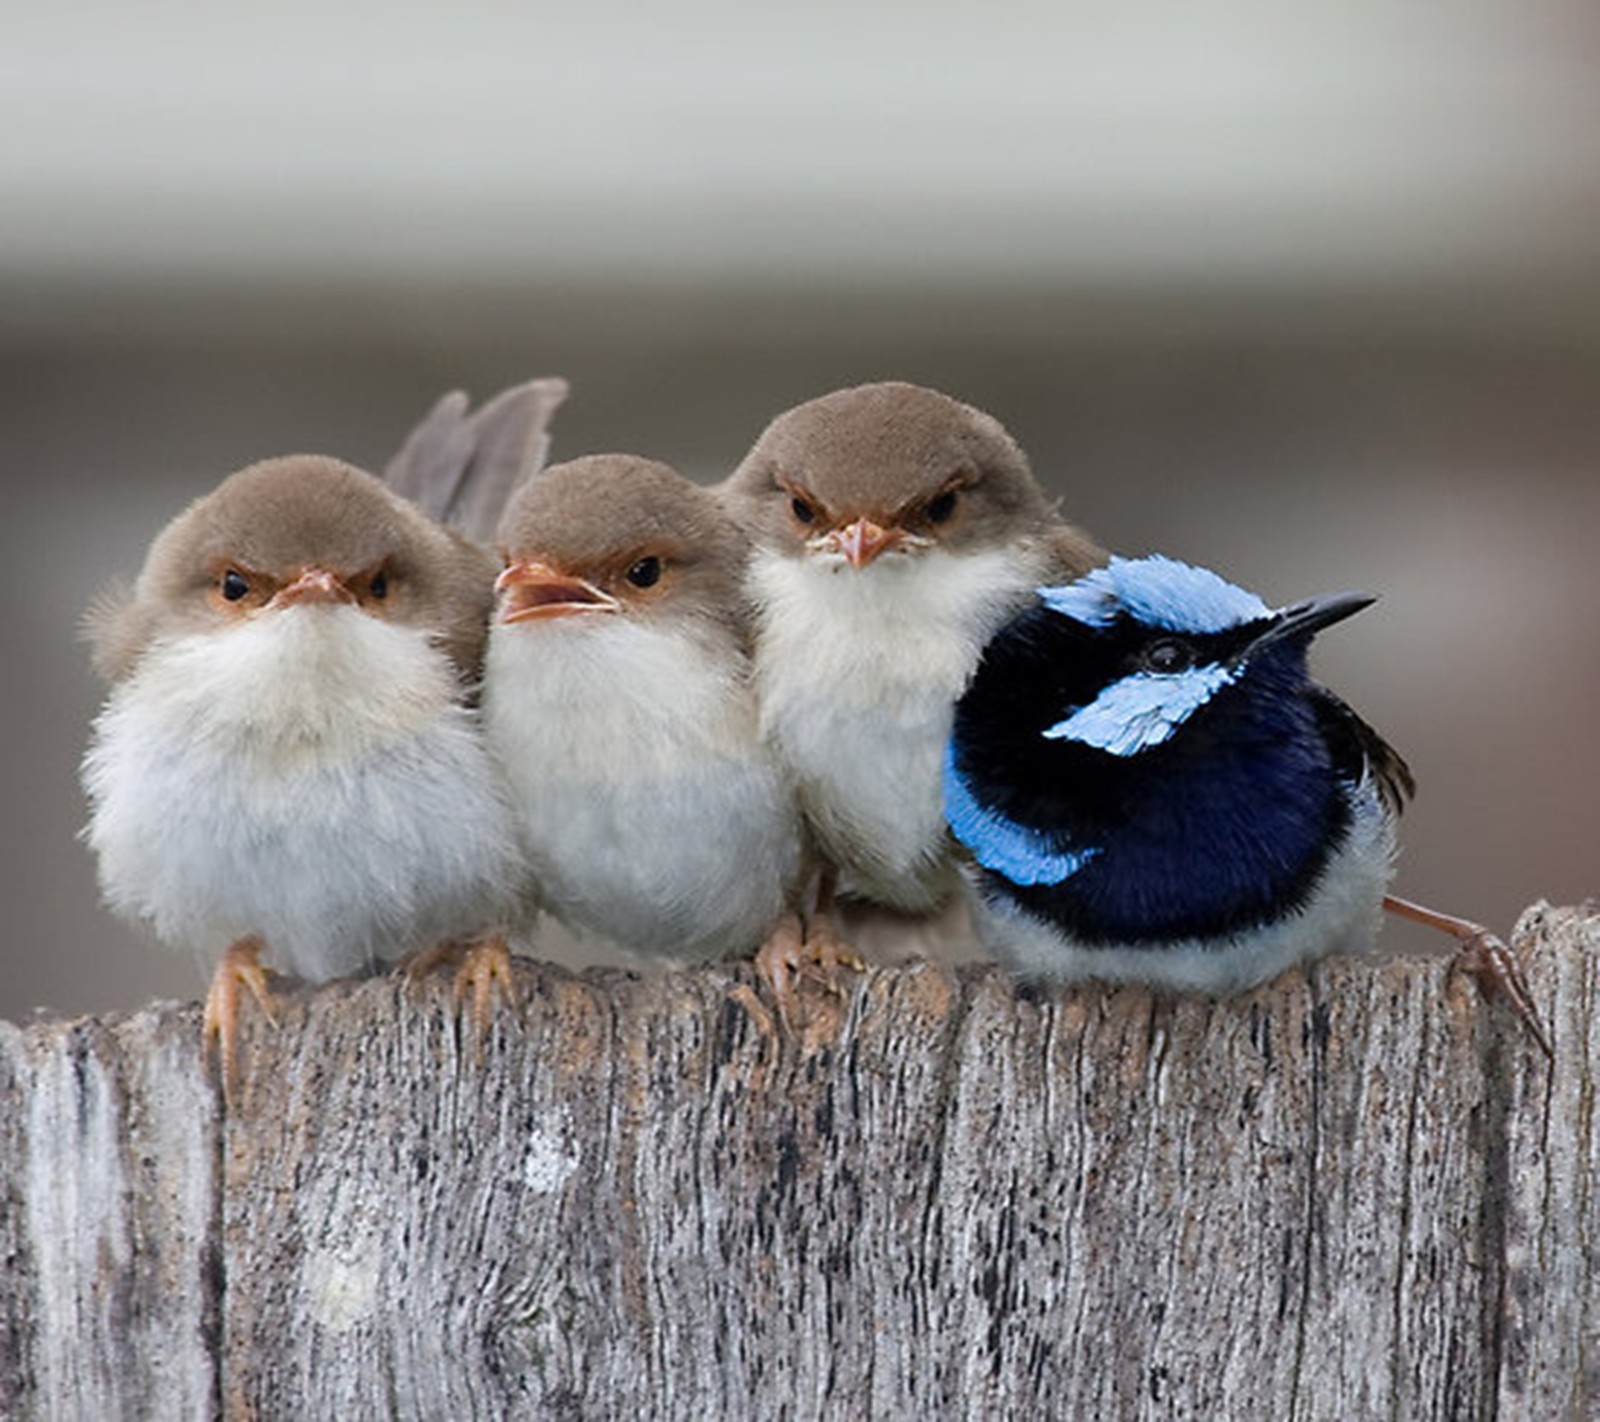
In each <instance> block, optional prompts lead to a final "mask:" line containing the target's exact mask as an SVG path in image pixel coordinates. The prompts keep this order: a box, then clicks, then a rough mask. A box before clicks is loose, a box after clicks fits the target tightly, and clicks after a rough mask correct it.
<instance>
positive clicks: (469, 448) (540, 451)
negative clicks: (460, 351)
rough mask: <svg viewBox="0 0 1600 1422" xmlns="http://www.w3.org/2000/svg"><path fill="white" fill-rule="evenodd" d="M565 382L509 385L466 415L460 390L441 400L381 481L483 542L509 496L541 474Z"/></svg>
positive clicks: (553, 379)
mask: <svg viewBox="0 0 1600 1422" xmlns="http://www.w3.org/2000/svg"><path fill="white" fill-rule="evenodd" d="M566 398H567V382H566V381H565V380H562V379H561V378H560V377H559V376H546V377H544V378H542V379H539V380H530V381H528V382H527V383H525V384H523V385H513V386H512V387H511V388H510V389H509V390H503V391H501V392H500V394H498V395H496V396H495V397H494V399H492V400H490V401H488V402H486V403H485V404H483V405H480V406H479V407H478V409H477V410H475V411H473V412H472V413H470V414H469V413H468V409H469V405H470V402H469V401H468V399H467V397H466V395H465V394H464V393H463V392H462V391H459V390H454V391H451V392H450V394H448V395H445V396H442V397H441V398H440V399H439V400H438V401H437V403H435V405H434V407H433V408H432V409H431V410H429V411H428V413H427V415H426V416H424V418H423V420H422V423H421V424H419V425H418V426H417V427H416V428H415V429H414V430H412V431H411V433H410V434H409V435H407V436H406V440H405V443H404V444H402V445H401V446H400V450H399V453H397V454H396V455H395V456H394V458H393V459H391V460H390V461H389V463H388V466H387V467H386V468H385V469H384V471H383V482H384V483H385V484H387V485H388V486H389V487H390V488H391V489H393V490H394V491H395V493H397V494H399V495H401V496H402V497H403V498H407V499H410V500H411V501H412V502H413V503H414V504H417V505H419V506H420V507H421V508H423V509H424V510H426V511H427V512H428V513H430V514H432V515H433V516H434V517H435V518H436V519H438V520H439V521H440V522H441V523H446V524H448V525H449V526H450V527H451V528H455V529H458V530H460V531H461V532H462V533H464V534H466V535H467V537H469V538H472V539H475V540H476V541H478V542H480V543H487V542H489V541H490V540H492V539H493V537H494V530H495V525H496V524H497V523H498V522H499V520H500V512H501V510H502V509H504V508H505V506H506V501H507V500H508V499H509V498H510V497H511V491H512V490H513V489H514V488H515V487H516V485H517V484H518V483H519V482H520V481H521V480H522V479H523V478H525V477H526V476H527V475H529V474H532V473H535V472H537V471H538V470H539V469H540V468H542V467H543V465H544V462H545V459H546V457H547V456H548V455H549V452H550V420H551V417H552V416H553V415H554V414H555V412H556V410H557V409H558V408H559V407H560V405H561V402H562V401H563V400H565V399H566Z"/></svg>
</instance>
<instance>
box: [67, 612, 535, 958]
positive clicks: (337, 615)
mask: <svg viewBox="0 0 1600 1422" xmlns="http://www.w3.org/2000/svg"><path fill="white" fill-rule="evenodd" d="M296 648H300V649H302V650H303V651H304V653H305V655H304V656H303V657H297V656H296V655H295V651H296ZM454 691H455V683H454V678H453V676H452V673H451V669H450V666H449V663H448V662H447V661H446V659H445V658H444V656H443V655H442V654H441V653H440V652H438V651H437V650H436V649H434V648H433V647H432V646H431V645H430V644H429V640H428V638H427V637H426V635H425V634H423V633H420V632H415V631H408V630H406V629H400V628H395V627H391V626H388V625H386V624H382V623H378V622H376V621H374V619H372V618H370V617H366V616H364V615H362V614H361V613H359V612H357V611H355V610H353V609H295V610H292V611H290V612H285V613H281V614H274V615H273V616H272V617H270V618H264V619H261V623H260V625H258V624H256V623H252V624H248V625H246V626H242V627H240V628H236V629H233V630H232V631H229V632H226V633H223V634H220V635H213V636H209V637H191V638H185V639H181V640H176V641H173V642H169V643H158V644H157V645H155V646H154V647H153V648H152V649H151V650H150V651H149V652H148V653H147V654H146V656H145V658H144V660H143V661H142V663H141V664H140V666H139V667H138V669H137V670H136V671H135V673H134V674H133V676H132V677H130V678H129V679H128V680H127V681H126V682H124V683H123V684H121V685H120V686H119V687H118V688H117V689H116V690H115V691H114V692H113V694H112V696H111V698H110V699H109V700H108V702H107V704H106V706H105V708H104V710H103V711H102V712H101V714H100V716H99V718H98V719H97V720H96V722H95V727H94V732H93V736H92V738H91V742H90V746H89V750H88V753H87V755H86V756H85V759H84V766H83V776H84V785H85V788H86V790H87V792H88V795H89V800H90V808H91V817H90V823H89V826H88V829H87V831H86V837H87V839H88V841H89V843H90V845H91V846H92V847H93V848H94V850H95V852H96V854H97V855H98V857H99V863H100V879H101V885H102V888H103V890H104V892H105V894H106V897H107V900H108V901H109V902H110V903H111V905H112V907H114V908H116V909H117V910H118V911H120V912H122V913H124V914H126V915H128V916H130V917H133V918H138V919H144V920H147V921H148V922H150V923H151V925H152V926H153V927H154V929H155V931H156V932H157V933H158V934H159V935H160V936H161V937H162V938H163V939H166V940H168V941H170V942H174V943H178V944H183V945H188V946H193V947H196V948H206V949H212V950H215V949H219V948H221V947H222V946H224V945H225V944H226V943H228V942H230V941H232V940H233V939H235V938H239V937H243V936H245V935H250V934H255V935H260V936H262V937H263V938H265V939H266V941H267V946H268V953H269V957H270V959H271V960H272V961H274V962H275V963H277V964H279V965H280V966H286V967H288V968H289V969H291V970H292V971H295V972H297V973H299V974H301V975H302V976H306V977H309V978H312V979H316V980H322V979H326V978H329V977H333V976H337V975H339V974H341V973H346V972H351V971H354V970H356V969H358V968H361V967H363V966H365V965H367V964H369V963H370V962H371V961H372V960H373V959H375V958H379V957H389V956H396V955H398V954H400V953H403V952H406V951H409V950H410V949H412V948H414V947H419V946H424V945H426V944H427V943H429V942H432V941H434V940H436V939H438V938H442V937H447V936H452V935H455V934H461V933H470V932H475V931H477V930H479V929H481V928H485V927H488V926H490V925H492V924H493V923H494V922H496V921H497V920H499V919H500V918H502V917H504V916H505V915H506V914H507V913H509V911H510V905H511V898H512V895H513V893H514V890H515V886H516V884H517V881H518V878H519V876H520V873H521V867H522V866H521V856H520V853H519V852H518V848H517V843H516V827H515V821H514V820H513V818H512V817H511V814H510V810H509V807H508V805H507V803H506V800H505V797H504V794H503V793H502V790H501V787H500V784H499V781H498V776H497V773H496V770H495V767H494V764H493V761H492V760H491V758H490V756H489V754H488V751H487V748H486V746H485V745H484V742H483V738H482V736H481V734H480V732H479V729H478V727H477V725H476V723H475V721H474V718H473V717H472V715H471V713H470V712H469V711H467V710H466V709H465V708H464V707H462V706H461V705H459V704H458V703H457V701H456V700H455V697H454Z"/></svg>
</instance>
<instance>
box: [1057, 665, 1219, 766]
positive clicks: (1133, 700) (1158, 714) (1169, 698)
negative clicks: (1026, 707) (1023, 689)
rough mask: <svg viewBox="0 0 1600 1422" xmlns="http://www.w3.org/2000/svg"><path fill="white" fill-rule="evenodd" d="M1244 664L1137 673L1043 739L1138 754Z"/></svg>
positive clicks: (1158, 740)
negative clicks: (1164, 673) (1161, 672)
mask: <svg viewBox="0 0 1600 1422" xmlns="http://www.w3.org/2000/svg"><path fill="white" fill-rule="evenodd" d="M1243 674H1244V667H1243V665H1242V664H1240V665H1238V666H1233V667H1228V666H1223V665H1221V664H1220V663H1216V662H1213V663H1211V664H1210V665H1208V666H1202V667H1191V668H1190V669H1189V670H1188V671H1184V672H1177V673H1175V674H1173V675H1171V676H1162V675H1158V674H1157V673H1155V672H1135V673H1134V674H1133V675H1132V676H1125V677H1123V678H1122V680H1121V681H1114V682H1112V683H1111V685H1110V686H1108V687H1107V688H1106V689H1105V690H1104V691H1102V692H1101V693H1100V694H1099V695H1098V696H1097V697H1095V699H1094V700H1093V701H1091V702H1090V703H1089V704H1088V705H1087V706H1080V707H1079V708H1078V709H1077V710H1076V711H1074V712H1073V713H1072V714H1071V715H1070V716H1068V717H1067V718H1066V720H1064V721H1057V722H1056V724H1055V725H1053V726H1052V727H1050V729H1049V730H1048V731H1045V732H1044V733H1043V734H1044V738H1045V739H1046V740H1047V741H1077V742H1078V743H1079V744H1081V745H1086V746H1090V747H1092V748H1093V749H1095V750H1101V751H1105V752H1106V754H1107V755H1122V756H1127V755H1137V754H1138V753H1139V752H1140V751H1142V750H1148V749H1149V748H1150V747H1151V746H1158V745H1160V744H1161V743H1162V742H1163V741H1165V740H1167V739H1168V738H1169V737H1171V736H1172V734H1173V733H1174V732H1175V731H1176V730H1177V729H1178V727H1180V726H1181V725H1183V723H1184V722H1185V721H1187V720H1188V719H1189V717H1191V716H1192V715H1194V713H1195V712H1196V711H1198V710H1199V709H1200V708H1201V707H1202V706H1204V705H1205V704H1206V702H1208V701H1210V700H1211V698H1212V697H1213V696H1215V695H1216V694H1217V692H1218V691H1220V690H1221V689H1222V688H1223V687H1224V686H1227V685H1228V684H1229V683H1230V682H1234V681H1237V680H1238V679H1239V678H1240V677H1241V676H1242V675H1243Z"/></svg>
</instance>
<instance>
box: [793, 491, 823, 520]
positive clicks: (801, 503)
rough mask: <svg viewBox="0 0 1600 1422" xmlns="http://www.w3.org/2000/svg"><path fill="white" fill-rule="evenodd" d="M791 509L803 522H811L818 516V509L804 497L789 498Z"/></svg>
mask: <svg viewBox="0 0 1600 1422" xmlns="http://www.w3.org/2000/svg"><path fill="white" fill-rule="evenodd" d="M789 510H790V512H791V513H793V514H794V516H795V517H796V518H797V519H799V520H800V522H801V523H810V522H812V520H814V519H815V518H816V516H817V511H816V510H815V509H814V508H812V507H811V505H810V504H808V503H807V502H806V501H805V500H804V499H802V498H799V497H795V498H792V499H790V500H789Z"/></svg>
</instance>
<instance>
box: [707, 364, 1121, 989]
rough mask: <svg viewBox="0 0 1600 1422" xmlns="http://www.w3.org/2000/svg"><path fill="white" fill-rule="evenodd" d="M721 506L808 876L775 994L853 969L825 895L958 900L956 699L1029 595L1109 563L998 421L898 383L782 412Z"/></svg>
mask: <svg viewBox="0 0 1600 1422" xmlns="http://www.w3.org/2000/svg"><path fill="white" fill-rule="evenodd" d="M721 492H722V494H723V497H724V499H725V500H726V501H727V502H728V505H729V507H730V508H731V509H732V510H734V511H735V513H736V515H737V516H738V517H739V519H740V521H741V523H742V524H743V525H744V526H745V527H746V528H747V529H748V530H749V534H750V537H751V538H752V539H753V541H754V544H755V548H754V551H753V553H752V555H751V558H750V564H749V572H748V575H747V586H748V591H749V597H750V601H751V603H752V605H753V608H754V614H753V615H754V622H755V631H754V638H755V651H754V658H755V672H756V681H757V686H758V689H759V694H760V703H761V717H762V726H763V734H764V735H765V736H766V737H767V739H768V740H769V742H770V743H771V744H772V745H773V747H774V748H775V749H776V751H777V753H778V754H779V756H780V757H781V759H782V760H783V763H784V764H785V765H786V767H787V768H788V770H789V772H790V774H791V775H792V776H793V778H794V781H795V785H796V789H797V792H798V794H799V797H800V803H801V806H802V808H803V810H804V813H805V816H806V823H807V826H808V831H809V834H810V836H811V842H812V845H813V847H814V852H815V858H816V860H817V862H818V864H819V865H820V868H819V871H818V873H817V875H816V888H815V893H816V906H815V911H814V913H812V914H811V919H812V922H810V923H808V925H807V935H806V937H807V946H806V950H805V952H804V954H803V955H802V961H800V962H798V963H796V962H795V961H790V962H788V963H786V964H777V965H775V968H774V971H775V973H776V975H777V976H778V977H779V978H780V979H781V977H782V975H783V974H784V973H785V972H786V971H788V970H792V969H794V968H795V967H797V966H798V967H800V968H802V969H804V968H807V967H808V966H810V965H811V964H812V963H813V962H815V963H818V964H820V965H821V966H822V967H824V968H827V967H828V966H830V965H831V964H833V963H835V962H853V956H852V955H850V954H849V952H848V950H847V949H846V948H845V947H844V946H843V945H842V943H841V941H840V940H839V938H838V931H837V927H836V925H835V924H834V922H833V914H832V906H833V897H834V892H835V889H836V888H837V889H838V890H839V891H840V892H842V893H845V894H849V895H851V896H853V897H856V898H860V899H865V900H868V901H871V902H874V903H878V904H882V905H886V906H888V907H889V908H891V909H894V910H897V911H899V912H902V913H907V914H928V913H931V912H934V911H936V910H937V909H938V908H939V907H940V906H941V905H942V904H944V903H945V902H946V901H948V900H949V898H950V897H951V896H952V895H953V893H954V891H955V889H956V885H957V876H956V874H955V871H954V860H953V854H952V848H953V847H952V844H951V841H950V838H949V834H948V832H947V830H946V827H945V822H944V816H943V814H942V811H941V806H940V767H941V761H942V756H943V752H944V745H945V742H946V740H947V739H948V736H949V730H950V718H951V714H952V711H953V708H954V705H955V701H956V698H957V697H958V696H959V695H960V694H961V692H962V691H963V689H964V688H965V686H966V683H967V680H968V678H969V677H970V676H971V674H972V672H973V669H974V668H975V667H976V665H977V662H978V657H979V654H980V653H981V651H982V649H983V646H984V644H985V643H986V642H987V641H988V640H989V638H990V636H991V635H992V634H993V633H994V632H995V631H996V630H997V629H998V628H999V627H1000V626H1001V625H1002V624H1003V623H1004V622H1005V621H1006V620H1007V619H1008V618H1010V617H1011V616H1012V615H1013V614H1014V613H1015V612H1016V611H1018V610H1019V609H1020V608H1021V607H1022V606H1023V604H1024V603H1025V602H1026V601H1027V600H1028V599H1029V598H1031V597H1032V594H1033V589H1034V588H1035V587H1036V586H1038V585H1039V584H1040V582H1041V581H1045V580H1051V579H1054V580H1057V581H1065V580H1067V579H1069V578H1071V577H1074V576H1076V575H1077V574H1079V573H1081V572H1083V571H1085V570H1087V569H1088V568H1090V567H1092V566H1094V565H1095V564H1097V563H1098V562H1099V561H1101V559H1102V558H1103V556H1104V555H1103V554H1102V552H1101V551H1100V549H1099V548H1098V547H1097V545H1096V544H1095V543H1094V542H1093V540H1092V539H1090V537H1089V536H1088V535H1087V534H1085V533H1084V532H1082V531H1081V530H1080V529H1078V528H1076V527H1075V526H1073V525H1071V524H1069V523H1067V522H1066V521H1065V520H1064V519H1063V518H1062V517H1061V516H1060V514H1059V513H1058V512H1057V510H1056V508H1055V506H1054V504H1053V503H1052V501H1051V499H1050V498H1049V497H1048V496H1047V495H1046V494H1045V492H1044V490H1043V489H1042V488H1041V487H1040V485H1039V483H1038V482H1037V481H1036V480H1035V478H1034V476H1033V473H1032V470H1031V468H1030V466H1029V462H1028V459H1027V457H1026V456H1025V455H1024V453H1023V452H1022V450H1021V448H1020V447H1019V446H1018V445H1017V443H1016V441H1015V440H1014V439H1013V438H1012V437H1011V435H1010V434H1009V433H1008V432H1007V430H1006V429H1005V427H1004V426H1003V425H1002V424H1001V423H1000V421H998V420H997V419H995V418H994V417H993V416H992V415H989V414H987V413H985V412H983V411H981V410H978V409H976V408H974V407H973V406H971V405H968V404H965V403H963V402H962V401H959V400H956V399H954V398H952V397H951V396H948V395H945V394H943V393H941V392H938V391H935V390H930V389H927V388H925V387H923V386H918V385H913V384H909V383H906V382H904V381H885V382H877V383H872V384H866V385H859V386H854V387H851V388H848V389H842V390H836V391H833V392H832V393H830V394H826V395H823V396H820V397H819V398H816V399H813V400H810V401H807V402H805V403H804V404H801V405H798V406H796V407H794V408H793V409H790V410H788V411H786V412H784V413H783V414H780V415H779V416H777V417H776V418H775V419H773V420H772V421H771V423H770V424H769V425H768V426H767V427H766V429H765V430H764V431H763V432H762V434H761V435H760V436H759V438H757V440H756V441H755V444H754V445H753V446H752V447H751V449H750V451H749V453H748V454H747V455H746V456H745V457H744V459H743V460H742V461H741V463H740V464H739V466H738V467H737V468H736V469H735V470H734V472H733V473H732V474H731V475H730V476H729V477H728V478H727V479H726V480H725V481H724V483H723V485H722V486H721ZM780 986H781V983H780Z"/></svg>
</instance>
